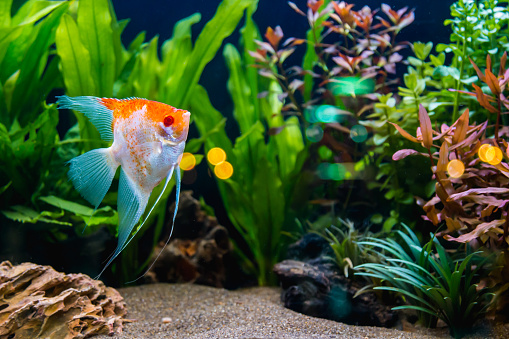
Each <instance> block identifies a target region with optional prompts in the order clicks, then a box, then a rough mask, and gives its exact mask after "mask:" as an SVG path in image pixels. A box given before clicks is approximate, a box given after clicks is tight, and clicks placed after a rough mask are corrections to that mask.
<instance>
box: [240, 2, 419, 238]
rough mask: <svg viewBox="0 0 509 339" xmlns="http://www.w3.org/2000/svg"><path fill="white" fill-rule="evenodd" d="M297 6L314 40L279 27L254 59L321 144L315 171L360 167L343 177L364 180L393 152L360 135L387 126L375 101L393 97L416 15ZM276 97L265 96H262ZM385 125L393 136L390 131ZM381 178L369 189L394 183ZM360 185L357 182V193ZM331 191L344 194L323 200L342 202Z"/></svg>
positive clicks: (313, 158)
mask: <svg viewBox="0 0 509 339" xmlns="http://www.w3.org/2000/svg"><path fill="white" fill-rule="evenodd" d="M289 4H290V6H291V7H292V8H293V9H294V10H295V11H296V12H297V13H298V14H300V15H302V16H304V17H306V18H307V24H308V25H309V30H308V33H307V35H306V37H305V38H298V37H289V38H285V36H284V34H283V30H282V29H281V28H280V27H279V26H278V27H276V28H275V29H273V28H271V27H269V28H267V31H266V33H265V38H266V41H257V49H256V51H251V52H250V54H251V56H253V57H254V59H255V61H256V65H255V67H257V68H258V69H259V73H260V75H262V76H264V77H267V78H269V79H273V80H276V81H277V82H278V83H279V85H280V86H281V88H282V90H283V93H281V94H280V95H279V99H280V100H281V101H282V102H283V104H284V105H283V108H282V111H283V113H284V114H285V115H297V116H298V117H299V119H300V123H301V126H302V128H303V129H305V133H306V136H307V138H308V139H309V140H310V141H312V142H316V141H319V142H317V143H314V144H311V145H310V159H309V160H308V164H307V167H310V168H312V169H313V170H314V169H315V168H316V167H317V166H318V164H319V163H322V162H324V163H325V164H326V165H328V164H330V163H338V162H339V163H355V162H358V163H357V165H356V166H355V168H353V167H352V168H350V169H349V170H348V171H346V173H345V175H344V176H343V177H342V179H344V178H358V177H360V176H362V173H367V172H369V168H371V167H373V166H376V167H384V166H385V164H382V159H384V158H388V157H389V156H390V154H392V153H390V152H386V153H387V154H385V155H386V156H385V157H384V156H383V155H384V154H380V152H381V151H382V152H383V151H384V150H383V149H382V150H380V148H379V147H378V146H379V145H381V144H383V143H384V142H387V143H388V141H389V140H388V138H389V136H388V135H383V136H381V137H380V135H376V136H375V139H374V140H375V142H373V140H372V138H370V140H368V142H367V143H366V144H363V140H362V137H361V141H359V140H355V136H356V135H358V134H359V133H361V134H364V135H365V136H366V137H367V136H368V131H367V130H366V128H365V127H367V128H368V129H372V128H381V127H382V126H381V125H383V124H385V121H382V119H383V117H382V114H383V113H382V114H381V113H379V112H373V111H372V108H373V105H372V102H373V101H375V102H376V101H378V100H383V98H382V99H380V95H382V94H383V93H390V92H391V90H392V89H393V87H394V85H395V84H396V83H397V81H398V79H397V78H396V77H395V73H396V66H397V65H398V64H401V62H402V60H403V56H402V55H401V54H400V53H399V52H400V51H401V50H402V49H403V48H404V47H406V43H405V42H400V41H398V34H399V32H400V31H401V30H402V29H403V28H405V27H406V26H408V25H409V24H411V23H412V22H413V20H414V14H413V10H408V8H406V7H405V8H402V9H400V10H397V11H396V10H393V9H391V8H390V6H388V5H386V4H382V5H381V8H379V9H376V10H372V9H370V8H369V7H367V6H365V7H363V8H362V9H360V10H359V11H355V10H353V7H354V5H353V4H348V3H346V2H344V1H341V2H335V1H314V0H309V1H308V2H307V11H306V12H304V11H303V10H301V9H299V8H298V6H297V5H295V4H293V3H291V2H290V3H289ZM378 14H380V15H378ZM304 44H305V45H306V50H305V54H304V57H303V61H302V65H301V66H297V65H295V64H290V66H287V65H286V64H288V63H289V62H291V61H292V57H293V58H294V56H292V54H294V53H295V51H296V50H297V49H298V48H299V47H300V46H301V45H304ZM268 93H269V92H261V93H260V95H262V96H263V95H267V94H268ZM387 95H388V96H387V98H386V100H385V102H384V103H387V100H389V99H390V94H387ZM393 100H394V99H391V100H389V104H393V105H394V103H391V101H393ZM324 110H327V112H328V113H327V114H325V116H324V114H322V113H319V112H320V111H324ZM359 124H360V125H363V126H365V127H363V126H359ZM352 128H353V129H352ZM383 128H384V129H386V130H387V131H390V129H389V127H388V126H384V127H383ZM359 130H360V132H358V131H359ZM274 132H275V133H277V132H278V131H274ZM314 134H319V135H320V136H319V137H315V136H314ZM366 137H364V139H366ZM368 145H369V148H368V147H366V146H368ZM366 153H368V154H367V155H366ZM389 153H390V154H389ZM382 165H383V166H382ZM389 167H390V165H389ZM393 172H396V171H394V170H393ZM384 173H385V172H384ZM382 175H384V174H382ZM322 179H323V178H322ZM380 180H381V178H380V177H377V178H376V181H378V182H377V183H370V184H368V185H370V187H369V189H373V188H378V189H381V190H384V189H386V186H387V183H383V182H379V181H380ZM391 180H392V178H390V179H388V181H391ZM340 185H341V183H340ZM329 186H330V185H329ZM334 186H337V185H334ZM395 186H396V188H395V189H394V190H392V191H391V192H390V193H388V195H387V198H388V199H395V200H397V201H398V202H406V203H411V201H412V197H411V195H409V194H408V193H407V194H406V195H405V194H404V192H403V191H402V190H401V189H399V187H397V186H398V185H397V184H395ZM353 187H354V185H350V191H351V190H352V189H353ZM345 191H349V190H345ZM350 191H349V193H347V194H346V196H345V197H344V200H345V203H344V206H347V205H348V204H349V202H350V197H351V194H352V193H351V192H350ZM331 194H333V195H335V194H337V192H328V191H325V192H322V193H321V194H320V195H321V198H323V197H324V196H326V197H328V198H329V199H334V198H335V197H331V196H330V195H331ZM391 215H393V216H392V217H391V218H389V219H390V220H389V222H388V224H387V225H386V228H390V227H391V226H392V225H393V224H395V223H396V222H397V215H398V213H397V212H396V211H393V212H391ZM377 220H378V219H377Z"/></svg>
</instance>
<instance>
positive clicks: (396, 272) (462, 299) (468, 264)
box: [355, 224, 493, 338]
mask: <svg viewBox="0 0 509 339" xmlns="http://www.w3.org/2000/svg"><path fill="white" fill-rule="evenodd" d="M403 227H404V230H405V232H403V231H397V232H396V233H397V235H398V236H399V238H400V240H401V242H402V243H404V244H405V245H404V246H402V245H400V244H399V243H398V242H397V241H396V240H394V239H390V238H389V239H379V238H373V237H372V238H367V239H365V240H363V241H360V242H359V245H362V246H366V247H368V248H369V251H372V252H373V253H376V255H377V257H379V259H380V260H381V262H380V263H366V264H362V265H359V266H356V267H355V270H356V273H355V274H356V275H361V276H367V277H371V278H375V279H380V280H382V281H383V282H384V285H383V286H377V287H374V289H375V290H384V291H390V292H395V293H396V294H398V295H399V296H401V297H402V298H403V300H405V301H406V302H407V303H406V304H405V305H401V306H396V307H394V308H393V309H394V310H398V309H399V310H408V309H410V310H416V311H417V312H418V315H419V320H420V321H421V323H422V324H424V325H425V326H428V327H435V326H436V324H437V320H438V319H441V320H443V321H444V322H445V323H446V324H447V325H448V326H449V329H450V333H451V335H452V336H454V337H455V338H459V337H461V336H463V335H465V334H466V333H467V331H468V330H469V329H470V328H471V327H472V326H473V324H474V323H475V321H476V320H478V319H480V318H481V317H482V316H484V314H485V313H486V311H487V309H488V307H489V305H490V303H491V301H492V299H493V294H492V293H490V291H489V290H488V289H482V288H480V287H479V281H480V277H479V274H478V273H479V271H480V269H481V267H482V266H483V265H484V263H485V260H482V259H481V258H480V257H479V254H480V252H474V253H469V254H467V255H465V256H463V257H461V256H460V257H459V258H456V259H453V258H452V257H451V255H450V254H448V253H447V251H446V250H445V248H444V247H443V246H442V245H441V244H440V243H439V242H438V240H437V238H436V237H435V236H433V235H432V237H431V240H430V241H429V242H428V243H427V244H425V245H424V246H421V245H420V242H419V240H418V239H417V237H416V235H415V234H414V233H413V232H412V230H411V229H410V228H409V227H408V226H406V225H404V224H403ZM480 259H481V260H480Z"/></svg>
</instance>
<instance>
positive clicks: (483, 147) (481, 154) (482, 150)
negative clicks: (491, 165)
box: [477, 144, 493, 162]
mask: <svg viewBox="0 0 509 339" xmlns="http://www.w3.org/2000/svg"><path fill="white" fill-rule="evenodd" d="M491 147H493V146H491V145H490V144H482V145H481V147H479V150H478V151H477V154H478V155H479V159H481V160H482V161H484V162H488V160H487V159H486V152H487V151H488V149H490V148H491Z"/></svg>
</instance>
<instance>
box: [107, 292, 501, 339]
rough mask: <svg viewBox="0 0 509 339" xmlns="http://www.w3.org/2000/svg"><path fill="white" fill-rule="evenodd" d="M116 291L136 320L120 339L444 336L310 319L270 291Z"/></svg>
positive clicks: (488, 334)
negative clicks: (285, 305)
mask: <svg viewBox="0 0 509 339" xmlns="http://www.w3.org/2000/svg"><path fill="white" fill-rule="evenodd" d="M119 291H120V293H121V294H122V296H123V297H124V298H125V301H126V303H127V305H128V310H129V313H128V318H131V319H136V320H137V321H136V322H133V323H129V324H126V325H125V326H124V332H123V334H122V335H121V336H118V337H119V338H195V339H201V338H288V339H289V338H449V336H448V330H447V329H444V330H434V331H431V330H430V331H429V332H403V331H399V330H396V329H386V328H378V327H360V326H351V325H346V324H342V323H338V322H334V321H331V320H325V319H320V318H313V317H309V316H306V315H303V314H300V313H296V312H294V311H291V310H289V309H286V308H284V307H283V305H282V304H281V302H280V300H279V295H280V289H279V288H274V287H272V288H271V287H255V288H248V289H241V290H236V291H228V290H225V289H218V288H212V287H206V286H199V285H188V284H153V285H142V286H137V287H127V288H122V289H120V290H119ZM97 338H104V339H105V338H111V337H107V336H100V337H97ZM467 338H509V327H508V326H505V327H501V328H498V329H497V330H496V331H492V330H489V329H487V328H485V327H483V328H482V329H481V330H479V331H477V332H476V335H475V336H467Z"/></svg>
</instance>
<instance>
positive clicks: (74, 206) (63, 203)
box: [39, 195, 94, 216]
mask: <svg viewBox="0 0 509 339" xmlns="http://www.w3.org/2000/svg"><path fill="white" fill-rule="evenodd" d="M39 199H40V200H42V201H44V202H45V203H47V204H50V205H52V206H55V207H58V208H60V209H63V210H66V211H68V212H72V213H74V214H81V215H85V216H92V215H93V214H94V209H93V208H90V207H87V206H83V205H81V204H78V203H75V202H72V201H68V200H64V199H62V198H59V197H55V196H53V195H50V196H47V197H40V198H39Z"/></svg>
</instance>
